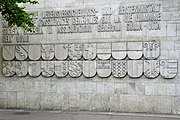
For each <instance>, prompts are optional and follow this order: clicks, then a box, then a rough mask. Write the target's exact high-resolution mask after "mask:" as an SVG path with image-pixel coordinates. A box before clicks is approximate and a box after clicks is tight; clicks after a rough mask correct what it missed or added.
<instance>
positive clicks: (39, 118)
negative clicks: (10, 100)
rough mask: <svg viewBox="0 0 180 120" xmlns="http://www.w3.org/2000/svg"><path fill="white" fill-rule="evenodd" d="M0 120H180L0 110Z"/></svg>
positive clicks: (163, 117) (119, 115)
mask: <svg viewBox="0 0 180 120" xmlns="http://www.w3.org/2000/svg"><path fill="white" fill-rule="evenodd" d="M0 120H180V116H175V115H152V114H131V113H110V112H69V111H24V110H0Z"/></svg>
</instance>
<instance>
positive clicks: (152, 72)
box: [144, 60, 160, 78]
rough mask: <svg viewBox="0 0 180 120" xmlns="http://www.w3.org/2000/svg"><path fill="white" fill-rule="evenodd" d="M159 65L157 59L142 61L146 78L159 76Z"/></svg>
mask: <svg viewBox="0 0 180 120" xmlns="http://www.w3.org/2000/svg"><path fill="white" fill-rule="evenodd" d="M159 72H160V65H159V60H145V61H144V76H146V77H147V78H156V77H158V76H159Z"/></svg>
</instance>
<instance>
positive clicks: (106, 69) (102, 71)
mask: <svg viewBox="0 0 180 120" xmlns="http://www.w3.org/2000/svg"><path fill="white" fill-rule="evenodd" d="M97 74H98V75H99V77H103V78H104V77H109V76H110V75H111V61H107V60H104V61H103V60H99V61H97Z"/></svg>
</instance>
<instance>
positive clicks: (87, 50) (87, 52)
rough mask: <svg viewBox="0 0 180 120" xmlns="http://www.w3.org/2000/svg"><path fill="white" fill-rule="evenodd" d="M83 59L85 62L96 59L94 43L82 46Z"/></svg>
mask: <svg viewBox="0 0 180 120" xmlns="http://www.w3.org/2000/svg"><path fill="white" fill-rule="evenodd" d="M83 57H84V59H86V60H93V59H95V58H96V43H87V44H84V48H83Z"/></svg>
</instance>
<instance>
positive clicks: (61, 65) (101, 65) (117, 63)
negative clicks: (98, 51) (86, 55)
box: [3, 60, 178, 79]
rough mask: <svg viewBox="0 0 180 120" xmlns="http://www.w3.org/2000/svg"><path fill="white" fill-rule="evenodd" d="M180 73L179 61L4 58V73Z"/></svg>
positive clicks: (166, 75)
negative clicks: (11, 59)
mask: <svg viewBox="0 0 180 120" xmlns="http://www.w3.org/2000/svg"><path fill="white" fill-rule="evenodd" d="M177 73H178V61H177V60H97V61H96V60H93V61H3V74H4V76H13V75H15V74H16V75H17V76H21V77H22V76H27V75H28V74H29V75H30V76H31V77H38V76H40V75H42V76H44V77H52V76H53V75H54V74H55V75H56V76H57V77H60V78H61V77H66V76H67V75H69V76H71V77H80V76H81V75H82V74H83V75H84V76H85V77H88V78H91V77H94V76H95V75H98V76H99V77H102V78H106V77H109V76H110V75H113V76H114V77H116V78H123V77H125V76H126V75H129V76H130V77H132V78H139V77H141V76H142V75H143V74H144V76H145V77H147V78H150V79H152V78H156V77H158V76H159V75H161V76H162V77H163V78H174V77H175V76H176V74H177Z"/></svg>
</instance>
